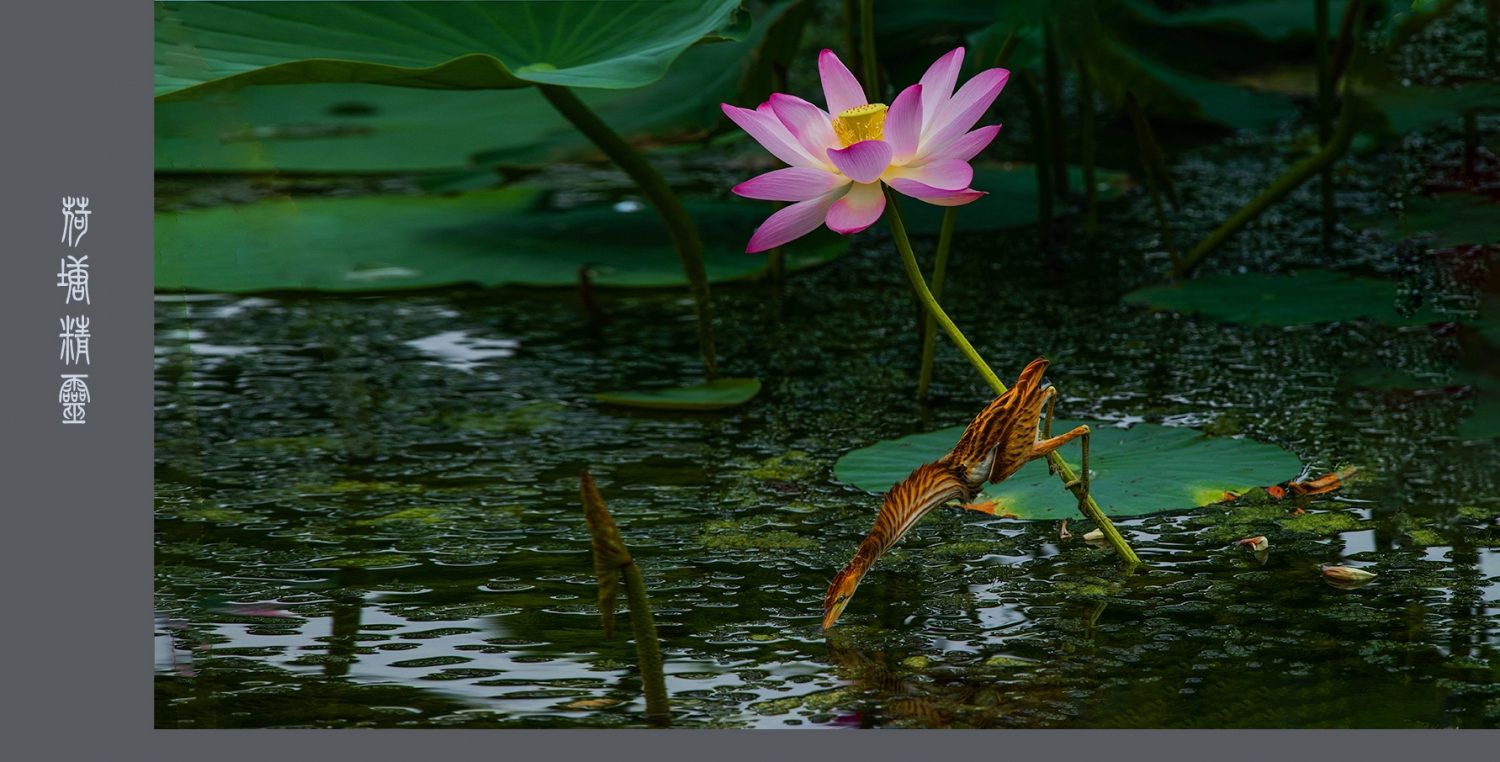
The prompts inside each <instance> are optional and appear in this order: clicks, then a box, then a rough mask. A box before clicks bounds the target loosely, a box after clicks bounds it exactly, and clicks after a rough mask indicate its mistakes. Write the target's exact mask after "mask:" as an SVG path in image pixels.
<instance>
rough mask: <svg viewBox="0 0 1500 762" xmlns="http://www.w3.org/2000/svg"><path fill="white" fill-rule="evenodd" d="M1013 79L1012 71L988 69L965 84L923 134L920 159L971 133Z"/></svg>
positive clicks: (918, 156)
mask: <svg viewBox="0 0 1500 762" xmlns="http://www.w3.org/2000/svg"><path fill="white" fill-rule="evenodd" d="M1009 79H1010V72H1008V71H1006V70H1004V69H987V70H985V71H982V72H979V74H977V75H975V77H974V78H973V79H971V80H969V81H968V82H965V83H964V86H963V87H961V88H959V90H958V92H957V93H955V94H954V95H953V98H952V99H950V100H949V101H948V102H947V103H945V104H943V108H942V109H941V110H940V111H938V114H937V116H936V117H934V118H933V121H932V123H931V124H928V125H927V127H926V128H925V129H924V130H923V131H922V148H921V149H919V150H918V151H917V159H918V160H920V159H922V158H923V157H924V156H926V155H927V154H930V153H932V152H933V151H936V150H938V149H939V148H942V147H944V146H946V145H948V144H949V143H951V142H953V141H954V140H957V139H958V138H959V137H960V136H962V135H963V134H964V133H966V132H968V131H969V128H970V127H973V126H974V123H975V122H977V121H979V119H980V117H983V116H984V112H985V111H987V110H988V109H989V107H990V104H991V103H993V102H994V101H995V96H997V95H999V94H1000V90H1001V89H1003V88H1004V87H1005V83H1006V81H1007V80H1009Z"/></svg>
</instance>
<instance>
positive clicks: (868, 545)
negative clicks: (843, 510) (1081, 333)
mask: <svg viewBox="0 0 1500 762" xmlns="http://www.w3.org/2000/svg"><path fill="white" fill-rule="evenodd" d="M1046 370H1047V361H1046V360H1045V359H1042V358H1040V357H1038V358H1037V359H1035V360H1033V361H1032V362H1031V364H1030V365H1027V366H1026V369H1025V370H1023V371H1021V376H1020V378H1018V379H1016V385H1015V386H1013V387H1011V388H1010V389H1009V390H1008V391H1006V392H1005V394H1002V395H1000V397H999V398H998V399H996V400H995V401H994V402H991V403H990V404H989V406H988V407H986V408H985V409H984V410H983V411H982V412H980V414H979V415H978V416H976V417H975V418H974V422H973V423H970V424H969V428H968V429H966V430H964V434H963V436H962V437H960V438H959V440H958V444H957V445H955V446H954V447H953V450H952V451H951V452H949V453H948V454H947V455H944V456H943V457H942V458H939V459H938V460H936V461H934V462H932V463H924V464H922V465H921V466H918V467H917V470H915V471H913V472H911V476H908V477H906V478H905V479H903V480H902V481H901V482H900V483H899V484H897V485H896V486H894V487H891V491H890V492H887V493H886V495H885V502H884V503H883V504H882V505H881V506H880V515H878V516H876V517H875V526H874V527H873V528H871V529H870V535H869V536H868V537H866V538H865V540H864V542H862V543H860V546H859V550H858V551H857V552H856V553H855V554H854V559H853V560H852V561H850V562H849V565H848V566H845V567H844V570H843V571H841V572H839V573H838V576H836V577H834V578H833V582H832V583H830V584H829V585H828V592H827V593H826V594H825V595H824V596H823V629H825V630H826V629H828V628H830V627H832V626H833V623H834V622H836V621H838V618H839V615H840V614H842V613H843V612H844V607H845V606H847V605H848V604H849V599H850V598H853V597H854V591H855V589H857V588H858V587H859V583H860V581H861V580H863V579H864V578H865V574H867V573H868V572H869V571H870V567H872V566H874V565H875V561H876V559H878V558H880V557H881V556H882V555H884V554H885V552H886V551H887V550H890V548H891V546H893V545H895V544H896V542H897V541H898V540H900V539H901V537H902V535H905V534H906V532H907V530H909V529H911V528H912V527H913V526H915V525H916V523H917V522H918V521H920V520H921V518H922V517H923V516H926V515H927V513H928V512H929V511H931V510H932V509H934V508H936V507H938V506H940V505H943V504H945V503H947V502H949V501H951V500H958V501H960V502H961V503H963V507H964V508H966V509H969V510H975V511H981V512H983V513H989V514H993V513H994V512H995V506H994V503H983V504H979V505H975V504H972V503H971V502H970V501H972V500H973V499H974V496H975V495H978V494H979V492H980V489H981V488H982V487H983V486H984V484H985V482H990V483H996V484H997V483H999V482H1002V481H1005V480H1006V479H1008V478H1010V476H1011V475H1012V474H1014V473H1015V472H1016V471H1018V470H1020V468H1021V466H1024V465H1026V464H1027V463H1028V462H1030V461H1033V460H1036V459H1037V458H1045V457H1047V455H1048V454H1050V453H1051V452H1052V451H1053V450H1056V449H1057V448H1059V447H1061V446H1063V445H1065V444H1067V443H1068V442H1071V441H1073V440H1074V439H1077V438H1079V437H1082V438H1083V441H1082V443H1081V444H1082V446H1083V463H1082V469H1081V473H1080V474H1079V478H1078V479H1075V480H1073V481H1071V482H1068V483H1067V484H1066V485H1064V489H1072V488H1074V487H1077V486H1082V487H1083V489H1082V490H1080V491H1079V493H1078V494H1079V498H1078V502H1079V511H1080V512H1082V510H1083V504H1084V502H1085V501H1087V500H1088V488H1089V427H1087V426H1079V427H1078V428H1076V429H1073V430H1072V431H1069V432H1068V433H1066V434H1062V435H1060V436H1056V437H1054V436H1052V404H1051V403H1053V402H1055V401H1056V398H1057V390H1056V389H1054V388H1052V386H1050V385H1048V386H1043V385H1042V374H1043V373H1044V372H1046ZM1043 403H1048V404H1047V420H1046V423H1045V424H1041V422H1040V420H1039V419H1040V417H1041V411H1042V405H1043ZM1039 424H1040V425H1039ZM1038 435H1040V438H1038ZM1049 470H1050V466H1049Z"/></svg>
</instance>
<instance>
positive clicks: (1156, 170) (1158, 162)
mask: <svg viewBox="0 0 1500 762" xmlns="http://www.w3.org/2000/svg"><path fill="white" fill-rule="evenodd" d="M1125 110H1126V111H1128V112H1129V113H1130V123H1131V125H1132V126H1133V127H1134V128H1135V144H1136V148H1137V150H1139V151H1140V154H1141V171H1142V172H1144V173H1145V175H1146V189H1147V190H1148V191H1150V192H1151V208H1152V209H1153V210H1155V212H1156V225H1157V228H1158V229H1159V230H1160V234H1161V243H1162V246H1165V247H1166V248H1167V256H1168V257H1170V259H1171V262H1172V267H1173V269H1176V267H1177V265H1178V259H1177V239H1176V237H1175V236H1173V235H1172V226H1171V225H1170V224H1169V223H1168V222H1167V210H1166V208H1165V207H1163V206H1162V203H1161V191H1162V185H1163V184H1164V183H1162V182H1161V178H1163V177H1166V169H1165V165H1166V162H1165V160H1164V159H1162V157H1161V147H1160V146H1158V145H1157V144H1156V138H1155V137H1154V136H1153V135H1152V134H1151V123H1150V122H1148V121H1146V112H1144V111H1142V110H1141V104H1140V103H1138V102H1137V101H1136V99H1135V93H1129V92H1127V93H1125ZM1170 183H1171V181H1170V180H1167V182H1166V183H1165V184H1166V185H1167V187H1169V188H1170V187H1171V185H1170ZM1174 201H1175V199H1174Z"/></svg>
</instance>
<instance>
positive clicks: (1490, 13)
mask: <svg viewBox="0 0 1500 762" xmlns="http://www.w3.org/2000/svg"><path fill="white" fill-rule="evenodd" d="M1484 58H1485V60H1486V61H1488V62H1489V65H1490V76H1492V77H1495V76H1500V0H1487V2H1485V4H1484Z"/></svg>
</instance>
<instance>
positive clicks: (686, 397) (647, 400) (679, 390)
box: [594, 378, 760, 410]
mask: <svg viewBox="0 0 1500 762" xmlns="http://www.w3.org/2000/svg"><path fill="white" fill-rule="evenodd" d="M759 393H760V382H759V381H757V380H755V379H753V378H721V379H718V380H716V381H708V382H706V383H702V384H694V385H693V386H680V387H675V388H672V389H659V390H655V391H649V392H606V393H603V394H595V395H594V397H595V398H597V399H599V400H600V401H602V402H608V403H610V404H612V405H623V406H625V407H643V408H652V409H656V410H722V409H724V408H727V407H734V406H735V405H743V404H744V403H746V402H749V401H750V399H751V398H752V397H754V396H755V395H756V394H759Z"/></svg>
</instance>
